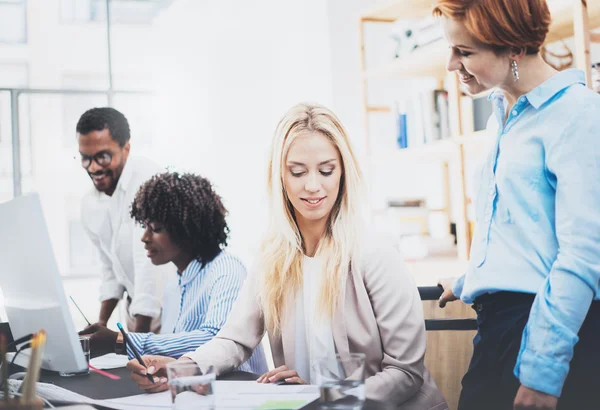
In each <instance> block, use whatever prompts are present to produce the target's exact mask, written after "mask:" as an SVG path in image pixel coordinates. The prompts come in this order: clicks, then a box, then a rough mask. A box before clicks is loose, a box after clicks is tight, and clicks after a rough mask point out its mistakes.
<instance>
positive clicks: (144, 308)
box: [129, 295, 161, 318]
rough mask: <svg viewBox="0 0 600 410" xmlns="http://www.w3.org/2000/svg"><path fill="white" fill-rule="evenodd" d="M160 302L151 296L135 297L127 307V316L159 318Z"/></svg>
mask: <svg viewBox="0 0 600 410" xmlns="http://www.w3.org/2000/svg"><path fill="white" fill-rule="evenodd" d="M160 312H161V303H160V300H159V299H158V298H157V297H156V296H153V295H135V296H134V297H133V298H132V301H131V304H130V305H129V314H130V315H131V316H135V315H142V316H148V317H151V318H157V317H159V316H160Z"/></svg>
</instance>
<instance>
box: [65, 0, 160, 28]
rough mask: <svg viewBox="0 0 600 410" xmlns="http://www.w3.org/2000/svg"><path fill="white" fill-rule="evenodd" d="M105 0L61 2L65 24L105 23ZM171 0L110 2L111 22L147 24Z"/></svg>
mask: <svg viewBox="0 0 600 410" xmlns="http://www.w3.org/2000/svg"><path fill="white" fill-rule="evenodd" d="M106 2H107V0H61V18H62V20H63V21H65V22H69V23H72V22H88V21H106ZM171 2H172V0H110V13H111V22H113V23H125V24H149V23H150V22H152V20H153V19H154V17H156V16H157V15H158V13H159V12H160V10H162V9H164V8H165V7H167V6H169V4H170V3H171Z"/></svg>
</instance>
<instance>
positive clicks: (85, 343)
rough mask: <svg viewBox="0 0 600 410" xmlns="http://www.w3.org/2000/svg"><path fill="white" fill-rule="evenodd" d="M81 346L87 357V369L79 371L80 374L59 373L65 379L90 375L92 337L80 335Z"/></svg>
mask: <svg viewBox="0 0 600 410" xmlns="http://www.w3.org/2000/svg"><path fill="white" fill-rule="evenodd" d="M79 344H80V345H81V350H83V356H84V357H85V364H86V368H85V369H83V370H81V371H78V372H59V374H60V375H61V376H63V377H71V376H81V375H85V374H89V373H90V369H89V367H88V366H89V365H90V337H89V336H88V335H80V336H79Z"/></svg>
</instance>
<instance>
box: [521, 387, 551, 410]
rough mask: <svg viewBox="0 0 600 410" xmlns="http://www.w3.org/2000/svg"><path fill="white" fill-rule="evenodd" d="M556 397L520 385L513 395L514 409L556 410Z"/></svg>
mask: <svg viewBox="0 0 600 410" xmlns="http://www.w3.org/2000/svg"><path fill="white" fill-rule="evenodd" d="M557 405H558V397H555V396H552V395H550V394H546V393H542V392H540V391H537V390H533V389H530V388H529V387H525V386H523V385H521V387H519V390H518V391H517V397H515V402H514V406H515V410H556V406H557Z"/></svg>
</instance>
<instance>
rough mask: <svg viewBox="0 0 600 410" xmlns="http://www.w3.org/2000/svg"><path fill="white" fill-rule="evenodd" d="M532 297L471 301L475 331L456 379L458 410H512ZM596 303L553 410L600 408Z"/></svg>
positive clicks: (598, 311) (599, 335)
mask: <svg viewBox="0 0 600 410" xmlns="http://www.w3.org/2000/svg"><path fill="white" fill-rule="evenodd" d="M534 297H535V295H530V294H524V293H514V292H498V293H494V294H486V295H484V296H481V297H479V298H477V299H476V301H475V303H474V304H473V309H475V311H476V312H477V325H478V332H477V335H476V336H475V338H474V339H473V347H474V350H473V358H472V359H471V363H470V365H469V370H468V371H467V373H466V374H465V376H464V378H463V380H462V391H461V394H460V400H459V403H458V410H512V409H513V401H514V399H515V396H516V394H517V390H518V388H519V386H520V383H519V380H518V379H517V378H516V377H515V375H514V372H513V370H514V368H515V364H516V362H517V356H518V354H519V349H520V347H521V337H522V335H523V330H524V328H525V325H526V324H527V320H528V319H529V312H530V310H531V305H532V304H533V299H534ZM599 374H600V303H599V302H593V303H592V306H591V307H590V310H589V311H588V314H587V317H586V319H585V321H584V323H583V326H582V327H581V330H580V332H579V342H578V343H577V344H576V345H575V351H574V356H573V359H572V360H571V363H570V370H569V374H568V376H567V379H566V382H565V385H564V387H563V391H562V395H561V397H560V398H559V401H558V410H599V409H600V394H599V392H600V377H598V375H599Z"/></svg>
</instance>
